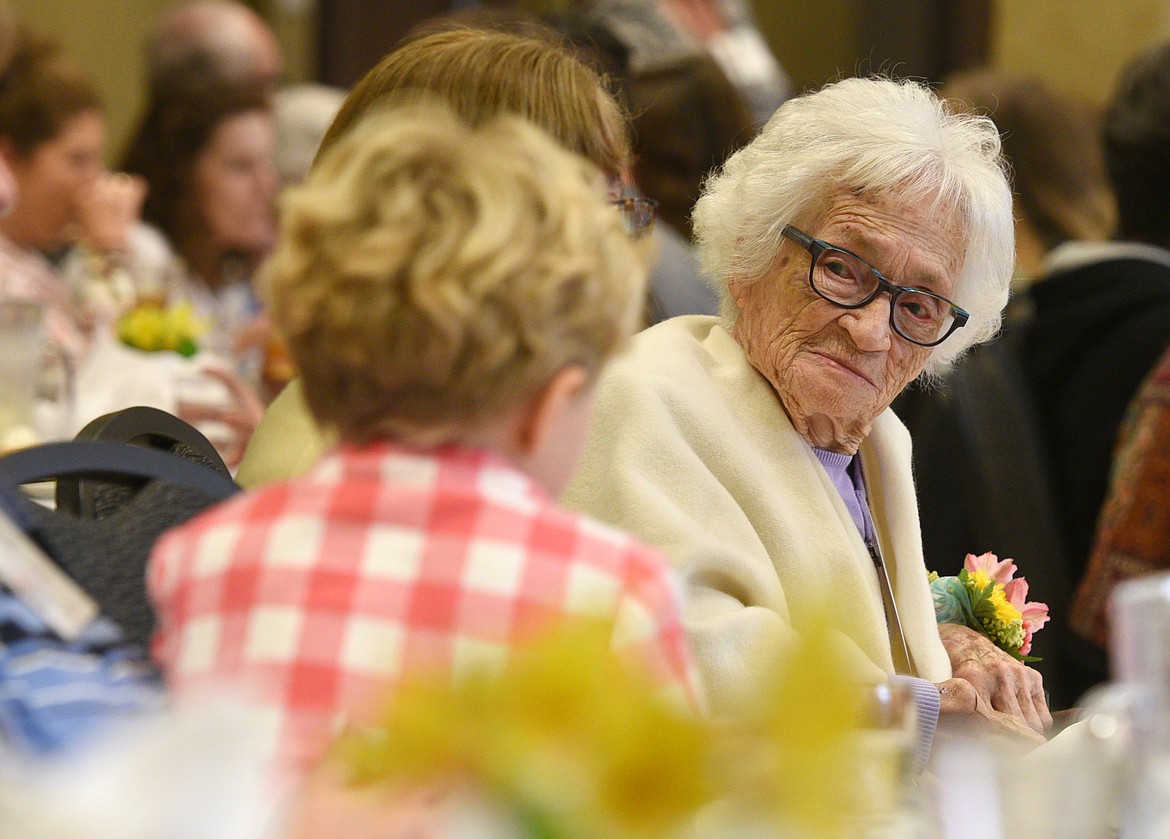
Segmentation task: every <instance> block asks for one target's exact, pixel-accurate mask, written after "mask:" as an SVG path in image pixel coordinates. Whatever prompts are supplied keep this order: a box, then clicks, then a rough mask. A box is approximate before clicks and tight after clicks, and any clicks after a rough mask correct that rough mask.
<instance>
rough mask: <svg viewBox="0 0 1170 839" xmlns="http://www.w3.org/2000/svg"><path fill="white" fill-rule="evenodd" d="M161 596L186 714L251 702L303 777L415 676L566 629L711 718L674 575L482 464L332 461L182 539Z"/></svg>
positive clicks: (467, 456) (413, 454) (155, 591)
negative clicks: (604, 630) (194, 701)
mask: <svg viewBox="0 0 1170 839" xmlns="http://www.w3.org/2000/svg"><path fill="white" fill-rule="evenodd" d="M148 585H149V588H150V592H151V595H152V597H153V598H154V602H155V605H156V608H157V610H158V616H159V621H160V627H159V631H158V633H157V634H156V636H155V638H154V641H153V644H152V652H153V654H154V657H155V658H156V660H157V661H158V662H159V664H160V665H161V666H162V667H163V669H164V671H165V673H166V678H167V682H168V686H169V687H170V689H171V690H172V691H173V692H174V693H175V695H176V697H177V698H178V699H180V700H182V699H183V698H184V697H190V696H192V695H194V694H197V693H198V694H203V693H205V692H208V691H223V690H224V689H225V687H228V688H231V689H233V690H236V691H238V692H241V693H242V695H243V696H244V697H245V700H246V701H247V702H248V703H249V704H250V705H253V706H255V707H258V708H259V709H260V711H261V717H262V718H263V719H264V720H265V724H266V725H268V726H269V731H268V732H267V734H268V736H270V737H271V745H272V748H273V751H274V755H275V758H276V767H277V768H278V769H279V770H282V771H291V772H292V773H293V774H294V775H295V774H296V773H298V772H302V771H304V770H306V769H308V768H310V767H311V766H312V764H313V763H314V762H315V760H316V759H317V758H319V757H320V755H321V754H322V752H323V750H324V749H325V747H326V746H327V744H328V741H329V737H330V735H331V733H332V732H334V731H335V730H336V728H337V726H338V724H339V723H340V722H341V721H343V720H344V719H345V718H346V716H347V715H348V714H351V713H361V712H362V709H367V710H368V708H369V706H370V703H371V702H373V701H374V700H375V699H378V698H383V697H384V696H385V695H386V692H387V688H388V687H390V686H391V685H392V684H393V683H394V681H395V679H396V678H398V677H399V676H400V675H401V674H402V673H404V672H406V671H410V672H415V671H418V670H420V669H421V670H425V671H428V672H434V671H436V670H437V671H440V672H444V673H450V674H451V675H452V676H453V677H455V678H458V677H459V676H460V674H463V673H466V672H467V671H468V670H469V669H470V668H477V667H482V666H484V665H485V664H486V665H488V666H491V667H495V668H498V667H499V666H500V665H501V664H502V663H503V662H504V661H505V660H506V658H507V657H508V654H509V651H510V650H512V649H514V648H515V646H516V645H517V644H518V643H519V642H520V641H522V640H523V639H525V638H526V637H528V636H530V635H531V634H532V633H533V632H535V631H538V630H540V629H542V628H548V627H549V626H550V625H551V624H554V623H555V622H556V621H557V620H558V619H561V618H563V617H565V616H569V615H573V616H579V615H599V616H602V617H606V618H610V619H613V620H614V621H615V624H614V646H615V648H617V649H620V650H622V651H623V654H631V655H632V656H633V657H634V659H635V660H636V661H637V662H638V664H639V666H646V667H648V668H649V669H650V672H651V674H652V676H653V677H654V678H655V679H656V681H657V682H658V683H660V684H661V685H662V686H663V688H664V690H665V691H666V692H667V693H668V694H674V695H676V696H677V698H678V699H679V700H680V701H681V702H683V703H685V704H687V705H689V706H691V707H693V708H699V707H700V706H701V699H700V694H699V689H698V683H697V677H696V671H695V668H694V664H693V660H692V658H691V654H690V650H689V647H688V645H687V640H686V636H685V630H684V628H683V625H682V619H681V608H682V607H681V595H680V593H679V591H678V590H677V588H676V586H675V583H674V579H673V577H672V576H671V572H670V571H669V570H668V567H667V563H666V560H665V558H664V557H662V556H661V555H660V554H659V553H657V552H656V551H654V550H653V549H651V548H648V547H645V546H643V545H641V544H639V543H637V542H635V541H634V540H633V539H632V538H631V537H629V536H626V535H624V534H622V533H619V532H618V531H615V530H613V529H612V528H610V527H608V526H606V525H602V524H599V523H597V522H595V521H593V520H591V519H589V518H587V517H585V516H582V515H580V514H578V513H574V512H571V511H568V510H565V509H563V508H561V507H558V506H557V505H556V504H554V503H553V502H552V501H551V500H550V499H549V497H548V495H547V493H546V492H545V491H544V489H543V488H542V487H540V486H539V485H537V484H536V483H535V482H534V481H532V480H531V479H530V478H528V477H527V476H525V475H524V474H523V473H521V472H519V471H517V470H516V469H515V468H514V467H512V466H510V465H509V464H507V463H506V462H505V461H504V460H503V459H502V458H500V457H498V456H496V455H493V454H491V453H489V452H486V451H483V450H478V449H469V448H459V447H453V446H452V447H444V448H441V449H438V450H434V451H428V452H419V451H416V450H410V449H407V448H404V447H401V446H398V445H395V444H391V443H378V444H375V445H373V446H370V447H365V448H343V449H340V450H338V451H335V452H333V453H331V454H328V455H326V456H325V457H324V458H322V460H321V461H320V462H319V463H318V464H317V465H316V466H315V467H314V468H313V470H312V471H310V472H309V474H307V475H306V476H304V477H301V478H297V479H294V480H292V481H289V482H285V483H279V484H272V485H269V486H266V487H262V488H260V489H258V490H256V491H253V492H249V493H245V494H243V495H241V496H238V497H237V498H235V499H232V500H231V501H228V502H226V503H224V504H222V505H219V506H218V507H215V508H213V509H212V510H210V511H208V512H207V513H205V514H204V515H202V516H200V517H198V518H196V519H194V520H193V521H191V522H189V523H188V524H186V525H184V526H182V527H180V528H177V529H175V530H173V531H171V532H170V533H168V534H167V535H166V536H165V537H164V538H163V539H162V540H160V542H159V544H158V545H157V546H156V548H155V551H154V554H153V556H152V557H151V561H150V566H149V570H148Z"/></svg>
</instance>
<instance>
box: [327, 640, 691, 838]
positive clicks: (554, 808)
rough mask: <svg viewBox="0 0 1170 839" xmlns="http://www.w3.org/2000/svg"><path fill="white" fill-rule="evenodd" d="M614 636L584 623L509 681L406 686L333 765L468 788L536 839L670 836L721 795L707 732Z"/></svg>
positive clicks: (362, 775)
mask: <svg viewBox="0 0 1170 839" xmlns="http://www.w3.org/2000/svg"><path fill="white" fill-rule="evenodd" d="M609 638H610V632H609V630H608V628H607V627H603V626H599V625H594V624H588V625H581V626H574V627H572V628H569V629H566V630H564V631H561V632H557V633H554V634H553V635H552V636H550V637H549V638H547V639H546V640H543V641H541V642H540V643H538V644H536V645H535V646H533V647H532V648H530V649H526V650H522V651H520V652H519V653H517V655H516V656H515V658H514V659H513V661H512V662H511V663H510V664H509V665H508V666H507V668H506V669H505V671H504V673H502V674H488V673H479V674H475V675H473V676H471V677H469V678H467V679H466V680H464V681H462V682H461V683H460V684H458V685H456V686H455V687H451V686H450V685H449V684H448V683H444V682H443V681H442V680H431V681H427V680H418V679H415V680H409V681H407V682H406V683H404V684H403V685H402V687H401V688H400V689H399V690H398V691H397V692H396V695H395V697H394V699H393V700H392V702H391V703H390V704H389V706H388V707H387V708H386V710H385V713H384V714H383V715H382V718H381V719H380V721H379V724H378V725H377V726H376V727H374V728H369V729H364V730H358V731H353V732H351V733H349V734H347V735H345V736H343V737H342V739H341V740H340V741H339V743H338V744H337V747H336V755H337V756H338V757H339V758H340V759H341V760H342V762H343V763H344V765H346V766H348V768H349V770H350V773H351V779H352V780H353V782H354V783H355V784H369V783H375V782H380V781H391V782H398V783H401V784H404V785H409V784H410V783H412V782H417V781H423V782H425V781H428V780H434V779H439V778H451V777H454V778H458V779H462V780H468V781H471V782H472V783H473V784H474V785H475V786H477V787H478V788H479V789H481V790H483V791H484V792H485V793H486V794H487V795H489V796H492V797H494V798H495V799H496V800H498V801H499V803H500V804H502V805H503V806H504V807H505V808H506V810H507V811H509V812H510V813H512V814H513V815H514V816H515V817H516V819H517V821H518V822H519V823H520V824H521V825H522V826H523V827H524V828H525V829H526V831H527V832H528V834H529V835H531V836H535V837H545V839H591V838H592V837H609V838H610V839H621V837H630V839H653V837H664V836H667V835H669V834H670V833H671V832H672V831H673V830H675V829H676V828H678V827H679V826H680V825H681V824H682V823H683V822H684V821H685V820H686V819H687V818H689V817H690V816H692V815H693V814H694V813H695V812H696V811H697V810H698V809H699V807H700V806H702V805H703V804H705V803H706V802H707V801H709V800H710V798H711V796H712V790H713V782H712V779H711V778H710V776H709V769H710V765H709V762H708V754H709V742H708V741H709V736H710V735H709V731H708V729H707V726H706V725H705V724H704V723H703V722H702V721H700V720H698V719H696V718H694V717H692V716H690V715H689V714H688V713H686V712H685V711H684V710H682V709H679V708H675V707H674V706H673V705H670V704H668V703H667V702H666V701H664V700H663V699H662V698H661V697H660V696H659V694H658V692H657V691H656V689H655V688H654V687H653V686H652V685H651V684H650V682H649V681H648V680H645V679H643V678H641V677H640V676H639V675H638V674H636V673H634V672H631V670H630V668H628V667H626V666H624V665H623V664H622V663H621V662H619V661H618V660H617V659H616V658H615V656H614V655H613V653H612V652H611V651H610V648H609Z"/></svg>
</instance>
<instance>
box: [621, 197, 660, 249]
mask: <svg viewBox="0 0 1170 839" xmlns="http://www.w3.org/2000/svg"><path fill="white" fill-rule="evenodd" d="M610 203H611V204H613V205H614V206H615V207H617V208H618V212H619V213H621V217H622V228H623V229H624V230H625V231H626V234H627V235H628V236H630V237H631V238H633V239H641V238H642V237H643V236H645V235H647V234H648V233H649V232H650V231H651V230H653V229H654V219H656V218H657V217H658V202H657V201H655V200H654V199H653V198H643V197H641V196H630V197H626V198H614V199H613V200H611V201H610Z"/></svg>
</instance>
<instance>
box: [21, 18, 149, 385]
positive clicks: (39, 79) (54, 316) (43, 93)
mask: <svg viewBox="0 0 1170 839" xmlns="http://www.w3.org/2000/svg"><path fill="white" fill-rule="evenodd" d="M17 31H18V34H17V37H16V41H15V44H14V48H13V52H12V59H11V62H10V64H9V67H8V69H7V71H6V72H5V73H4V76H3V84H0V157H2V158H3V160H4V164H5V166H6V167H7V169H8V171H9V172H11V174H12V177H13V179H14V180H15V193H16V194H17V195H18V196H19V197H18V199H17V200H16V202H15V204H14V205H13V206H12V209H11V211H10V212H9V213H8V214H7V215H5V216H4V217H3V218H0V237H2V239H0V253H2V256H3V261H4V263H5V270H4V272H3V273H4V279H3V282H4V284H5V287H6V289H7V290H8V291H9V293H17V294H19V295H21V296H27V297H33V298H36V299H39V300H41V301H42V302H45V303H47V304H48V305H49V310H48V323H47V327H48V333H49V335H50V337H51V338H52V339H53V340H54V341H55V342H57V343H58V344H60V345H61V346H62V347H63V348H65V349H66V351H67V352H68V353H69V354H70V356H71V357H72V358H73V360H74V362H75V363H79V362H80V361H81V359H82V358H83V357H84V356H85V354H86V352H87V351H88V348H89V346H90V342H91V338H92V337H93V330H94V327H95V323H94V321H95V319H100V318H101V317H103V316H108V315H111V314H114V312H111V311H110V309H111V308H112V309H115V310H116V309H117V308H118V307H120V306H122V305H127V304H129V303H130V302H131V301H132V297H133V293H134V292H133V288H132V287H129V288H128V287H126V286H125V284H123V283H121V282H119V279H121V277H120V275H117V274H116V273H115V272H113V271H112V270H110V269H112V268H113V267H115V266H117V265H119V264H122V263H124V261H125V260H127V259H128V258H129V256H130V250H131V234H132V231H133V228H134V225H135V223H136V222H137V220H138V213H139V208H140V206H141V203H142V200H143V196H144V195H145V192H146V187H145V184H144V182H143V181H142V180H141V179H138V178H131V177H127V176H126V175H124V174H111V173H108V172H106V171H105V168H104V164H103V162H102V157H103V154H104V151H105V118H104V116H103V112H102V105H101V101H100V99H99V97H98V94H97V91H96V89H95V88H94V87H93V85H92V84H91V83H90V82H89V80H88V79H87V78H86V77H85V75H84V74H83V73H82V71H81V69H80V68H79V67H77V66H76V65H75V64H74V63H73V62H71V61H70V60H69V59H68V58H67V57H66V56H65V55H64V53H63V52H62V51H61V48H60V46H59V45H58V44H57V43H56V42H55V41H53V40H52V39H50V38H48V37H47V36H44V35H42V34H40V33H37V32H34V31H32V30H30V29H28V28H19V29H18V30H17ZM78 247H80V248H81V249H82V250H83V251H84V253H85V254H86V256H87V258H83V259H81V260H80V261H79V262H73V261H71V259H70V257H71V256H73V255H75V251H76V249H77V248H78ZM95 264H96V266H97V269H96V270H93V271H91V270H88V269H89V268H90V267H91V266H94V265H95ZM74 266H77V267H78V268H79V270H74ZM67 277H68V278H67Z"/></svg>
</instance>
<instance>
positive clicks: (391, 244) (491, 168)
mask: <svg viewBox="0 0 1170 839" xmlns="http://www.w3.org/2000/svg"><path fill="white" fill-rule="evenodd" d="M602 180H603V179H602V177H601V175H600V173H599V172H598V170H597V169H596V168H595V167H593V166H592V165H591V164H589V163H588V162H586V161H585V160H584V159H583V158H580V157H578V156H576V155H574V154H572V153H571V152H568V151H565V150H564V149H562V148H560V147H559V146H558V145H557V144H556V143H555V142H554V141H553V140H552V139H551V138H549V137H548V136H547V135H546V134H544V133H543V132H542V131H541V130H540V129H538V128H536V127H535V126H533V125H531V124H529V123H526V122H524V121H523V120H521V119H519V118H518V117H512V116H501V117H498V118H495V119H491V120H487V121H485V122H483V123H481V124H480V125H478V126H476V127H470V126H468V125H467V124H466V123H464V122H463V121H461V120H460V119H458V118H457V117H456V116H454V115H453V114H452V113H451V112H450V111H449V110H447V109H446V108H445V107H444V106H441V105H438V104H436V103H434V102H427V103H420V102H415V103H412V104H406V105H402V106H400V107H398V108H395V109H392V110H389V111H387V112H384V113H378V114H374V115H371V116H370V117H369V118H368V119H366V120H365V121H364V122H363V124H361V125H358V126H356V127H355V128H354V129H353V130H352V131H350V132H348V133H347V134H346V135H345V136H344V137H342V138H341V139H339V140H338V142H337V143H336V144H335V145H334V146H333V147H332V148H330V149H329V151H328V153H327V154H325V155H324V156H323V157H322V158H321V159H320V160H318V161H317V163H316V164H315V165H314V167H313V171H312V173H311V174H310V176H309V179H308V181H307V182H306V183H305V184H304V185H303V186H301V187H299V188H295V189H293V190H290V191H289V193H288V195H287V197H286V198H285V201H284V204H283V213H282V231H281V237H280V241H279V243H278V246H277V249H276V252H275V253H274V254H273V256H272V258H271V260H270V262H269V266H268V274H267V283H268V293H269V297H270V306H271V312H272V317H273V320H274V323H275V325H276V327H277V329H278V330H280V332H281V333H282V334H283V335H284V337H285V338H286V339H287V340H288V342H289V345H290V346H291V348H292V352H293V355H294V358H295V360H296V362H297V364H298V365H299V367H300V370H301V374H302V378H303V386H304V394H305V399H306V401H307V402H308V405H309V408H310V410H311V411H312V412H313V414H314V416H315V417H316V419H317V421H318V422H320V423H321V424H322V425H324V426H327V427H332V428H333V429H335V430H336V431H337V432H338V434H339V435H340V437H341V438H342V439H344V440H348V441H351V442H365V441H369V440H371V439H374V438H378V437H392V438H395V439H398V440H402V441H404V442H408V443H412V444H416V445H431V444H435V443H439V442H444V441H448V440H458V439H460V438H461V437H462V436H463V435H464V433H465V432H471V431H473V430H475V429H477V428H482V427H484V426H486V425H488V424H490V423H492V422H493V421H495V420H498V419H502V418H504V417H505V416H506V415H508V414H509V412H511V411H512V410H514V409H516V408H518V407H519V406H521V405H522V404H523V403H524V402H525V400H527V399H530V398H531V397H533V396H534V395H535V394H536V393H537V392H539V391H540V389H541V388H542V387H543V386H544V385H545V384H546V383H547V382H548V381H549V380H550V379H551V378H552V377H553V376H554V375H555V374H556V373H557V372H558V371H559V370H561V369H563V368H565V367H567V366H570V365H580V366H582V367H584V368H585V369H586V370H588V371H589V372H591V373H594V372H596V371H597V370H598V369H599V368H600V367H601V366H602V364H603V363H604V362H605V360H606V358H607V357H608V356H609V355H610V354H611V353H613V352H614V351H615V350H616V349H617V348H618V347H619V346H620V345H621V344H622V343H623V342H624V341H625V339H626V338H627V337H628V336H629V334H630V333H631V332H632V331H633V329H634V325H635V323H636V320H637V317H638V313H639V311H640V307H641V303H642V298H643V294H644V285H645V266H644V265H643V264H642V262H641V259H640V257H639V255H638V250H637V249H636V246H635V244H634V243H633V242H632V241H630V240H629V239H628V238H627V237H626V236H625V234H624V233H623V232H622V227H621V223H620V219H619V215H618V213H617V212H616V210H615V209H614V208H613V207H612V206H610V205H609V203H608V202H607V200H606V198H605V192H604V187H603V184H602Z"/></svg>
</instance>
